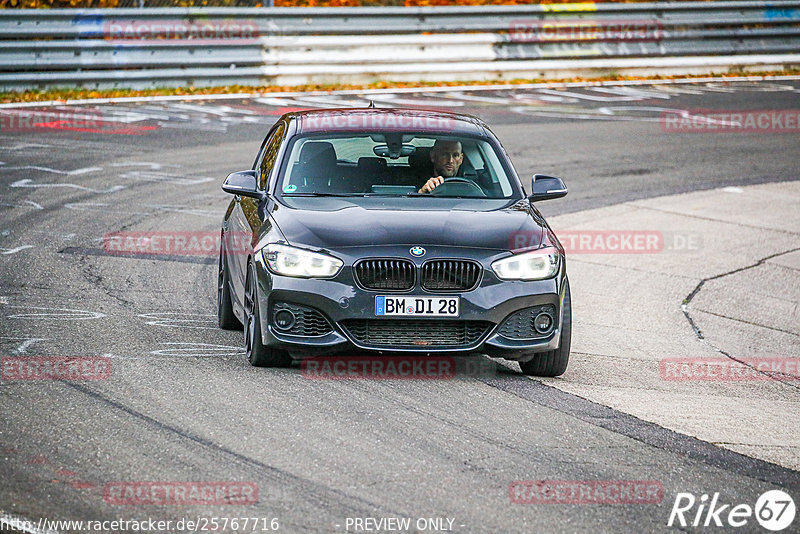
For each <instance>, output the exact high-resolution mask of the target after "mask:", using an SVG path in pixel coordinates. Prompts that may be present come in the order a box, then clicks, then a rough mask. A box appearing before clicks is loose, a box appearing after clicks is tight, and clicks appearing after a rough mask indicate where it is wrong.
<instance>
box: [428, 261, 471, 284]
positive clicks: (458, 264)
mask: <svg viewBox="0 0 800 534" xmlns="http://www.w3.org/2000/svg"><path fill="white" fill-rule="evenodd" d="M480 276H481V266H480V264H478V263H475V262H473V261H462V260H433V261H428V262H425V264H424V265H423V266H422V287H423V288H424V289H427V290H430V291H440V290H453V289H454V290H460V291H468V290H470V289H472V288H474V287H475V285H476V284H477V283H478V279H479V278H480Z"/></svg>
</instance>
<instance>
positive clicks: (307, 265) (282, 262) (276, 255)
mask: <svg viewBox="0 0 800 534" xmlns="http://www.w3.org/2000/svg"><path fill="white" fill-rule="evenodd" d="M256 257H257V258H259V259H261V261H262V263H264V264H265V265H266V267H267V268H268V269H269V270H270V271H272V272H273V273H276V274H282V275H284V276H294V277H297V278H331V277H333V276H336V273H338V272H339V270H340V269H341V268H342V265H343V264H344V263H343V262H342V260H340V259H339V258H334V257H333V256H328V255H327V254H321V253H319V252H312V251H310V250H305V249H302V248H296V247H291V246H288V245H279V244H278V243H270V244H268V245H266V246H265V247H263V248H262V249H260V250H259V251H258V252H257V255H256Z"/></svg>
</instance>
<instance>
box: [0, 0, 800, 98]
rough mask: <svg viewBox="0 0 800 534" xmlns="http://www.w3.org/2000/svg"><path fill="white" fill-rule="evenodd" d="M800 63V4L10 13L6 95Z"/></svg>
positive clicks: (2, 78)
mask: <svg viewBox="0 0 800 534" xmlns="http://www.w3.org/2000/svg"><path fill="white" fill-rule="evenodd" d="M787 66H790V67H797V66H800V0H778V1H774V2H670V3H638V4H619V3H610V4H593V3H580V4H547V5H527V6H464V7H431V8H174V9H173V8H164V9H159V8H156V9H141V10H140V9H85V10H83V9H82V10H72V9H60V10H3V11H0V88H5V89H23V88H32V87H48V86H84V87H134V88H137V87H155V86H176V85H187V84H191V85H195V86H209V85H229V84H244V85H262V84H263V85H267V84H280V85H292V84H303V83H329V82H369V81H374V80H377V79H392V80H398V81H402V80H458V79H497V78H515V77H516V78H519V77H526V78H546V77H553V76H558V77H564V76H572V75H576V74H582V75H586V74H587V73H612V72H614V73H639V74H650V73H666V74H687V73H708V72H715V71H729V70H736V69H757V70H767V69H770V70H772V69H781V68H785V67H787Z"/></svg>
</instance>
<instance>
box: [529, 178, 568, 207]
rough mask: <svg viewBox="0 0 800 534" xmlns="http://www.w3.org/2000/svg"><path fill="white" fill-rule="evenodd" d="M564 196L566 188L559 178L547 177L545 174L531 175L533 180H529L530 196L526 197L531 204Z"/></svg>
mask: <svg viewBox="0 0 800 534" xmlns="http://www.w3.org/2000/svg"><path fill="white" fill-rule="evenodd" d="M566 195H567V186H566V184H565V183H564V180H562V179H561V178H556V177H555V176H547V175H545V174H534V175H533V179H532V180H531V194H530V196H528V200H530V201H531V202H537V201H540V200H550V199H551V198H561V197H563V196H566Z"/></svg>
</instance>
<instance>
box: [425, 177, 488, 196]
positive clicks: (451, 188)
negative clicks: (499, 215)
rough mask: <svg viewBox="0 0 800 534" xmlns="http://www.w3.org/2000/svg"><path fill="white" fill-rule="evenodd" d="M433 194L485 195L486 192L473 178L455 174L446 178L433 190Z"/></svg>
mask: <svg viewBox="0 0 800 534" xmlns="http://www.w3.org/2000/svg"><path fill="white" fill-rule="evenodd" d="M431 195H453V196H465V197H468V196H475V197H485V196H486V193H485V192H484V191H483V189H481V188H480V186H479V185H478V184H476V183H475V182H473V181H472V180H467V179H466V178H459V177H457V176H455V177H453V178H445V179H444V183H443V184H442V185H440V186H438V187H436V188H435V189H434V190H433V191H431Z"/></svg>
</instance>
